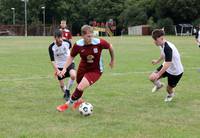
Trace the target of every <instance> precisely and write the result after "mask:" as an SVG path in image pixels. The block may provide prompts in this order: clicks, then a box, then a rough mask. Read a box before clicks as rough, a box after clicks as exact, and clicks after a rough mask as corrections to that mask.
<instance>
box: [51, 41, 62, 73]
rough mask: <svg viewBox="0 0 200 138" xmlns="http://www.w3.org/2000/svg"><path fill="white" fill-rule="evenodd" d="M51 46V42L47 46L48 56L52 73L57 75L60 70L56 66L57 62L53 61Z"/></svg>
mask: <svg viewBox="0 0 200 138" xmlns="http://www.w3.org/2000/svg"><path fill="white" fill-rule="evenodd" d="M52 46H53V44H51V45H50V46H49V57H50V60H51V64H52V66H53V69H54V75H59V74H60V70H59V69H58V66H57V64H56V62H55V59H54V53H53V50H52Z"/></svg>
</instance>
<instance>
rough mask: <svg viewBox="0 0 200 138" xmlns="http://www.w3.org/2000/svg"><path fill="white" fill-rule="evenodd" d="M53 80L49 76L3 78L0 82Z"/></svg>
mask: <svg viewBox="0 0 200 138" xmlns="http://www.w3.org/2000/svg"><path fill="white" fill-rule="evenodd" d="M49 78H53V77H51V76H35V77H34V76H33V77H26V78H25V77H22V78H20V77H16V78H5V79H0V81H24V80H42V79H49Z"/></svg>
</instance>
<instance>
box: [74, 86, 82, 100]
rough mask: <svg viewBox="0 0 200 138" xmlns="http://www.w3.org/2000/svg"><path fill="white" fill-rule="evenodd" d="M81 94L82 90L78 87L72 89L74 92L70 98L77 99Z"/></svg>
mask: <svg viewBox="0 0 200 138" xmlns="http://www.w3.org/2000/svg"><path fill="white" fill-rule="evenodd" d="M82 95H83V91H80V90H79V89H78V88H76V90H75V91H74V93H73V94H72V96H71V99H72V100H73V101H76V100H78V99H79V98H81V96H82Z"/></svg>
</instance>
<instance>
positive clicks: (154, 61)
mask: <svg viewBox="0 0 200 138" xmlns="http://www.w3.org/2000/svg"><path fill="white" fill-rule="evenodd" d="M163 59H164V57H163V55H162V54H160V57H159V58H158V59H153V60H152V61H151V63H152V64H153V65H156V64H158V63H160V61H162V60H163Z"/></svg>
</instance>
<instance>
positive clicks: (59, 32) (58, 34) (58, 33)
mask: <svg viewBox="0 0 200 138" xmlns="http://www.w3.org/2000/svg"><path fill="white" fill-rule="evenodd" d="M54 37H62V32H61V31H60V30H55V32H54Z"/></svg>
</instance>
